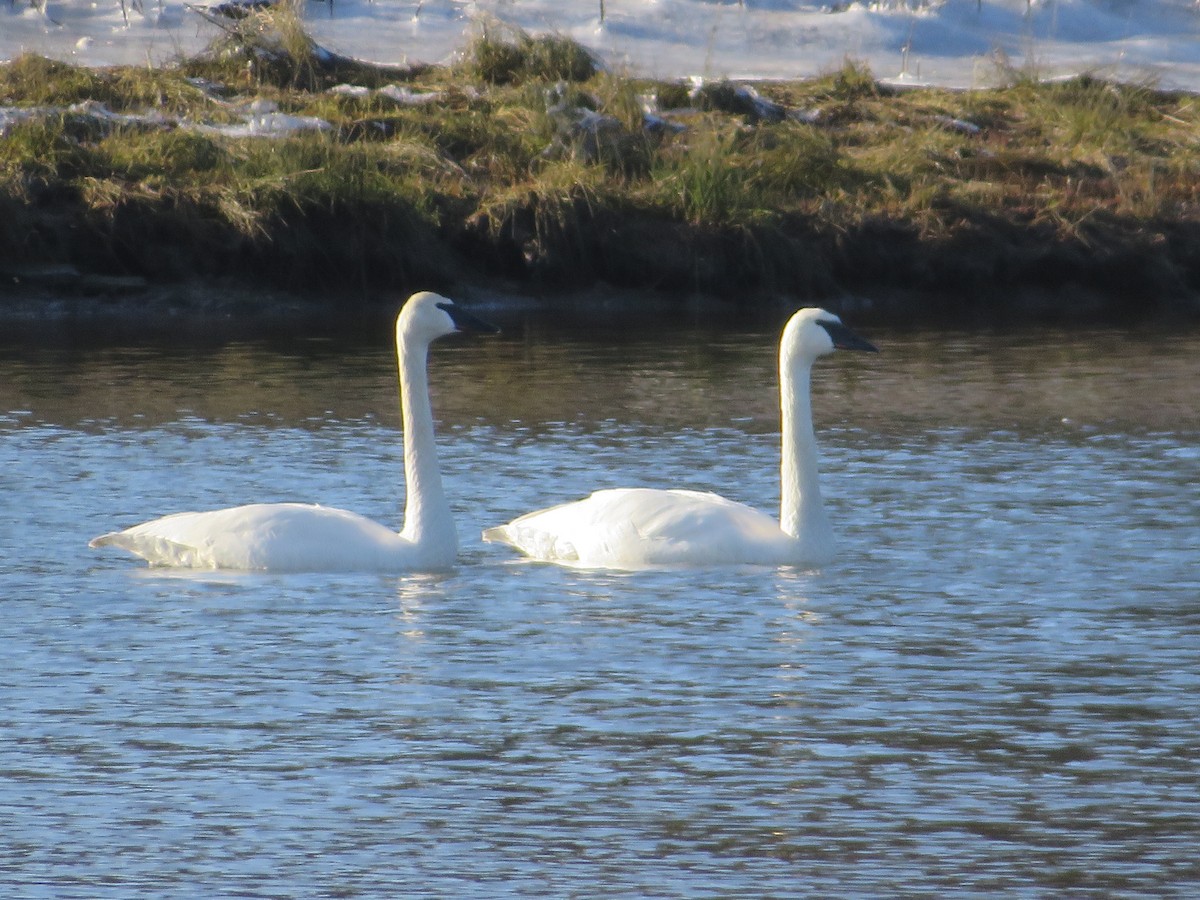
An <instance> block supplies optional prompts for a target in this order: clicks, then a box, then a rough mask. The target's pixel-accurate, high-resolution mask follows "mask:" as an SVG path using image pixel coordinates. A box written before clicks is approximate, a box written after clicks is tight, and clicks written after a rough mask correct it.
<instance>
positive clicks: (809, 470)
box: [483, 308, 878, 569]
mask: <svg viewBox="0 0 1200 900" xmlns="http://www.w3.org/2000/svg"><path fill="white" fill-rule="evenodd" d="M835 349H842V350H864V351H869V352H872V353H875V352H878V350H877V348H876V347H875V346H873V345H872V344H870V343H869V342H868V341H866V340H864V339H863V338H861V337H859V336H858V335H856V334H854V333H853V332H852V331H851V330H850V329H849V328H847V327H846V326H845V325H843V324H842V320H841V319H839V318H838V317H837V316H835V315H833V314H832V313H829V312H826V311H825V310H823V309H812V308H808V309H801V310H799V311H798V312H797V313H795V314H794V315H793V316H792V317H791V319H790V320H789V321H788V323H787V325H786V326H785V327H784V329H783V335H782V337H781V339H780V342H779V387H780V407H781V411H782V420H783V421H782V432H783V453H782V462H781V465H780V480H781V488H782V490H781V502H780V514H779V515H780V521H778V522H776V521H775V520H774V519H772V518H771V517H770V516H768V515H765V514H763V513H761V512H759V511H758V510H756V509H752V508H750V507H748V506H745V505H744V504H741V503H735V502H733V501H732V500H727V499H725V498H724V497H721V496H719V495H717V494H711V493H705V492H701V491H690V490H656V489H651V488H616V489H613V490H603V491H596V492H595V493H594V494H592V495H591V496H590V497H587V498H586V499H583V500H579V501H576V502H573V503H565V504H563V505H561V506H553V507H550V508H549V509H543V510H539V511H538V512H532V513H528V514H527V515H523V516H520V517H519V518H517V519H514V520H513V521H511V522H509V523H508V524H507V525H500V526H497V527H494V528H488V529H486V530H485V531H484V532H483V539H484V540H485V541H489V542H493V543H502V544H508V545H510V546H512V547H514V548H516V549H517V550H519V551H521V552H522V553H524V554H525V555H526V556H529V557H531V558H533V559H536V560H542V561H545V562H554V563H560V564H562V565H567V566H572V567H575V568H587V569H642V568H649V567H656V566H678V565H706V566H707V565H721V564H726V565H733V564H756V565H773V566H778V565H822V564H824V563H827V562H829V560H830V559H832V558H833V553H834V539H833V529H832V528H831V527H830V525H829V519H828V517H827V516H826V514H825V507H824V506H823V505H822V503H821V490H820V485H819V479H818V474H817V447H816V439H815V437H814V435H813V424H812V408H811V403H810V396H809V393H810V392H809V381H810V374H811V370H812V365H813V363H814V362H815V361H816V360H817V359H818V358H819V357H821V356H824V355H826V354H828V353H832V352H833V351H834V350H835Z"/></svg>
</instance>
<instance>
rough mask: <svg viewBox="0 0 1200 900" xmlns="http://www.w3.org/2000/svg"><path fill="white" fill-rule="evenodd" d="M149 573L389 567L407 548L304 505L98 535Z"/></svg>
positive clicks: (358, 520)
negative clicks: (139, 561)
mask: <svg viewBox="0 0 1200 900" xmlns="http://www.w3.org/2000/svg"><path fill="white" fill-rule="evenodd" d="M90 546H92V547H119V548H121V549H123V550H127V551H129V552H130V553H133V554H134V555H136V556H140V557H142V558H143V559H145V560H146V561H147V562H149V563H150V565H152V566H177V567H188V568H207V569H269V570H272V571H337V570H353V569H378V568H391V567H393V566H394V565H396V564H398V562H403V560H402V559H400V560H398V557H399V556H401V555H403V553H404V551H405V550H406V548H408V549H415V548H412V544H411V543H410V542H408V541H406V540H404V539H403V538H401V537H400V536H399V535H398V534H396V533H395V532H394V531H391V530H390V529H388V528H385V527H384V526H383V525H379V524H378V523H376V522H372V521H371V520H370V519H367V518H364V517H363V516H360V515H358V514H356V513H351V512H347V511H345V510H341V509H332V508H330V507H325V506H312V505H308V504H303V503H255V504H250V505H248V506H235V507H231V508H229V509H218V510H212V511H210V512H185V513H175V514H174V515H170V516H164V517H162V518H161V519H154V520H153V521H150V522H145V523H143V524H141V525H135V526H134V527H132V528H127V529H125V530H124V531H117V532H112V533H111V534H104V535H101V536H100V537H97V538H95V539H94V540H92V541H91V543H90Z"/></svg>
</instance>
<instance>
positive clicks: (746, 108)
mask: <svg viewBox="0 0 1200 900" xmlns="http://www.w3.org/2000/svg"><path fill="white" fill-rule="evenodd" d="M267 26H269V27H267ZM286 27H288V25H287V23H286V22H279V21H277V20H275V19H264V20H263V22H258V23H256V24H255V28H254V30H251V31H248V32H246V33H239V34H235V35H234V36H233V38H234V39H233V40H231V41H229V42H227V43H226V44H225V45H223V46H222V47H220V48H214V50H213V51H212V52H210V53H209V54H206V55H205V56H203V57H200V58H196V59H192V60H188V61H184V62H183V63H181V65H180V66H178V67H171V68H166V69H152V70H131V69H121V68H118V69H113V70H106V71H103V72H93V71H91V70H83V69H79V68H76V67H72V66H68V65H65V64H62V63H54V62H51V61H49V60H44V59H41V58H37V57H25V58H22V59H20V60H17V61H15V62H13V63H11V64H8V65H0V134H2V135H3V140H2V141H0V219H3V220H5V221H3V222H2V223H0V320H8V321H15V320H17V319H23V320H25V321H29V322H32V321H35V320H37V319H38V318H39V316H40V317H43V318H46V319H47V320H48V321H52V320H55V319H58V320H66V319H69V318H72V317H74V318H76V319H79V318H81V317H85V316H91V317H93V318H97V319H99V318H105V317H108V318H119V317H120V316H121V315H127V316H129V317H133V318H139V317H140V318H142V319H145V320H148V319H149V318H164V319H167V320H170V319H172V318H178V317H179V316H181V315H186V316H188V317H191V318H196V317H201V318H203V317H205V316H207V317H209V318H211V319H214V320H216V319H221V318H243V319H249V318H253V317H256V316H257V317H260V318H262V317H267V318H270V317H280V316H284V315H288V314H290V315H294V316H303V315H308V314H309V313H310V312H312V311H314V310H317V309H320V308H322V307H323V308H324V311H325V312H326V313H327V314H330V315H332V316H333V317H335V318H336V317H337V316H339V315H340V316H343V317H346V318H350V319H352V318H354V317H356V316H361V315H364V314H370V312H371V310H372V309H373V308H375V307H377V306H378V305H379V301H378V299H377V298H380V297H388V298H390V297H404V296H407V295H408V293H411V292H412V291H415V290H421V289H430V290H438V291H441V292H443V293H447V294H455V292H458V294H459V295H461V296H464V297H467V296H472V295H474V296H479V297H494V296H497V295H499V296H507V297H509V298H533V302H537V303H541V304H549V305H551V306H555V305H567V306H570V305H580V304H584V305H587V304H592V303H597V302H601V300H600V299H598V298H601V297H607V296H608V295H609V294H611V293H615V294H619V295H625V296H626V297H627V298H628V299H627V300H626V301H624V302H623V303H622V304H620V305H622V306H625V307H626V308H630V307H632V306H636V305H638V304H639V303H640V304H643V305H645V304H649V305H657V304H663V305H665V306H672V305H676V306H678V305H690V306H691V307H693V308H694V311H696V312H697V313H698V314H704V310H705V309H706V308H707V309H710V310H713V311H714V314H716V313H718V312H719V311H722V310H725V309H729V308H742V309H744V310H750V309H754V310H763V311H765V312H767V313H769V312H770V310H771V309H772V308H776V307H791V308H795V307H797V306H802V305H824V306H827V307H828V308H830V309H831V310H834V311H838V310H841V311H844V312H848V313H852V314H853V315H855V316H856V317H858V319H859V320H860V321H872V322H889V323H898V324H903V323H912V324H920V323H923V322H935V321H949V322H953V323H959V324H976V325H989V324H1000V325H1004V324H1014V323H1019V322H1060V323H1097V324H1099V323H1106V322H1115V323H1121V322H1141V321H1156V320H1163V321H1182V322H1195V321H1200V148H1198V147H1197V146H1196V143H1195V139H1194V134H1195V133H1197V130H1200V98H1197V97H1196V96H1194V95H1186V94H1179V93H1170V92H1158V91H1154V90H1151V89H1149V88H1145V87H1138V86H1128V85H1117V84H1112V83H1108V82H1104V81H1100V80H1097V79H1094V78H1088V77H1083V78H1078V79H1072V80H1070V81H1067V82H1056V83H1040V82H1032V81H1029V80H1026V79H1022V78H1021V77H1019V75H1014V77H1013V82H1012V84H1011V85H1010V86H1008V87H1005V88H995V89H986V90H977V91H969V92H965V93H964V92H953V91H946V90H941V89H925V88H915V87H906V88H905V89H903V90H894V89H890V88H887V87H884V86H881V85H880V84H879V83H878V82H876V81H875V80H874V78H873V77H872V76H871V74H870V73H869V72H867V71H865V70H864V69H862V68H861V67H859V66H855V65H854V64H853V63H847V64H846V66H845V67H844V68H843V69H842V70H841V71H839V72H836V73H832V74H831V75H829V76H827V77H824V78H821V79H815V80H811V81H804V82H771V83H763V82H759V83H755V84H740V83H731V82H718V83H712V84H700V85H695V84H693V85H691V86H688V85H684V84H680V83H677V82H671V83H663V82H648V81H645V80H641V79H626V78H621V77H618V76H613V75H610V74H608V73H606V72H604V71H602V70H601V68H600V67H599V66H598V65H597V64H596V61H595V60H594V58H593V57H592V56H591V55H590V53H589V52H588V51H587V50H586V49H584V48H582V47H580V46H578V45H575V44H572V43H571V42H569V41H566V40H564V39H561V38H545V39H543V38H538V39H534V38H529V37H527V36H523V35H520V34H517V35H512V34H507V33H506V34H502V35H490V36H489V35H485V36H484V37H483V38H481V39H480V42H479V43H477V44H476V45H475V47H474V48H473V50H472V53H471V55H470V57H469V58H468V59H467V60H466V61H465V62H464V63H463V64H461V65H459V66H458V67H454V68H449V67H447V68H443V67H420V68H419V69H413V70H405V71H400V70H396V69H394V68H387V69H384V70H379V69H374V68H372V67H371V66H369V65H366V64H362V63H359V62H356V61H352V60H345V59H341V58H330V57H328V56H322V55H321V52H320V48H318V47H316V45H315V44H312V43H311V41H309V42H308V43H305V42H304V40H301V39H299V38H296V37H295V35H293V38H292V45H290V47H284V46H283V44H282V43H281V42H279V41H277V40H275V38H272V37H271V35H272V34H273V33H274V32H272V31H271V30H270V29H271V28H274V29H276V32H280V31H281V30H282V29H285V28H286ZM263 28H266V30H265V31H264V30H263ZM264 34H266V35H267V37H264V36H263V35H264ZM297 45H298V46H299V48H300V49H297ZM304 48H307V50H305V49H304ZM305 53H308V54H310V55H309V56H306V55H305ZM5 109H7V110H9V111H10V114H9V117H8V120H6V119H5V118H4V116H3V115H2V114H3V112H4V110H5ZM14 110H15V112H11V111H14ZM256 129H258V130H256ZM262 129H267V130H265V131H264V130H262ZM697 298H707V299H705V300H703V301H701V300H698V299H697ZM510 302H512V301H510ZM521 302H526V301H524V300H522V301H521ZM39 305H41V307H42V308H41V310H40V311H39V309H38V307H39ZM122 310H125V311H128V312H124V313H123V312H121V311H122ZM289 311H290V313H289Z"/></svg>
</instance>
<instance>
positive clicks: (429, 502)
mask: <svg viewBox="0 0 1200 900" xmlns="http://www.w3.org/2000/svg"><path fill="white" fill-rule="evenodd" d="M498 330H499V329H497V328H496V327H495V326H494V325H489V324H487V323H486V322H481V321H480V320H479V319H477V318H475V317H474V316H471V315H468V314H467V313H464V312H462V311H461V310H460V309H459V308H458V307H456V306H455V305H454V303H453V301H451V300H449V299H447V298H445V297H441V296H439V295H437V294H432V293H429V292H428V291H422V292H421V293H418V294H413V295H412V296H411V297H410V298H409V299H408V302H407V303H405V304H404V307H403V308H402V309H401V310H400V314H399V315H398V316H397V317H396V357H397V360H398V363H399V370H400V404H401V407H402V412H403V424H404V478H405V481H406V484H407V498H406V500H405V507H404V530H403V531H402V532H400V533H399V534H397V533H396V532H394V531H392V530H391V529H390V528H386V527H385V526H383V525H379V524H377V523H375V522H372V521H371V520H370V519H367V518H364V517H363V516H360V515H358V514H356V513H352V512H346V511H345V510H341V509H331V508H329V507H325V506H316V505H309V504H305V503H253V504H250V505H248V506H235V507H232V508H230V509H218V510H213V511H210V512H185V513H176V514H175V515H171V516H164V517H163V518H161V519H155V520H153V521H152V522H146V523H144V524H142V525H135V526H134V527H132V528H127V529H125V530H124V531H116V532H112V533H111V534H104V535H101V536H100V537H97V538H94V539H93V540H92V541H91V542H90V544H89V546H92V547H120V548H121V549H123V550H128V551H129V552H130V553H133V554H135V555H137V556H140V557H142V558H143V559H145V560H147V561H148V562H149V563H150V564H151V565H152V566H178V567H188V568H204V569H257V570H267V571H279V572H289V571H290V572H297V571H308V572H314V571H318V572H323V571H387V572H390V571H407V570H413V569H418V570H422V569H443V568H448V567H449V566H451V565H453V564H454V561H455V558H456V557H457V555H458V535H457V533H456V532H455V529H454V521H453V519H452V517H451V515H450V505H449V504H448V503H447V502H446V495H445V493H444V492H443V490H442V477H441V473H440V471H439V470H438V461H437V446H436V444H435V443H434V436H433V411H432V409H431V408H430V404H429V381H428V376H427V373H426V360H427V358H428V355H429V345H430V344H431V343H432V342H433V341H434V340H436V339H437V338H439V337H442V336H444V335H447V334H451V333H453V332H455V331H477V332H484V333H493V332H496V331H498Z"/></svg>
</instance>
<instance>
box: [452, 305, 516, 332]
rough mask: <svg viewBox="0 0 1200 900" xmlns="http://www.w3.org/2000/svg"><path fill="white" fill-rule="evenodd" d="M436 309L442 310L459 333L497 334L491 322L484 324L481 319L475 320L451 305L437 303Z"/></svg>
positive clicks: (467, 313)
mask: <svg viewBox="0 0 1200 900" xmlns="http://www.w3.org/2000/svg"><path fill="white" fill-rule="evenodd" d="M437 306H438V309H440V310H443V311H444V312H445V313H446V315H448V316H449V317H450V320H451V321H452V322H454V327H455V328H457V329H458V330H459V331H474V332H476V333H477V334H499V333H500V329H499V328H498V327H497V326H495V325H493V324H492V323H491V322H485V321H483V319H477V318H475V316H473V315H471V314H470V313H469V312H465V311H464V310H462V309H460V308H459V307H457V306H455V305H454V304H453V303H439V304H438V305H437Z"/></svg>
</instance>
